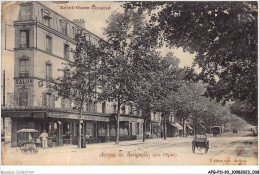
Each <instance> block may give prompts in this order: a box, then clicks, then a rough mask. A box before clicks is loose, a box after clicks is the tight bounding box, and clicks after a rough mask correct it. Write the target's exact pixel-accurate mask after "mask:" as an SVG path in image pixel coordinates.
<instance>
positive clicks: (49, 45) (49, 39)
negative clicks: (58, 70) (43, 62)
mask: <svg viewBox="0 0 260 175" xmlns="http://www.w3.org/2000/svg"><path fill="white" fill-rule="evenodd" d="M46 52H49V53H52V37H50V36H46Z"/></svg>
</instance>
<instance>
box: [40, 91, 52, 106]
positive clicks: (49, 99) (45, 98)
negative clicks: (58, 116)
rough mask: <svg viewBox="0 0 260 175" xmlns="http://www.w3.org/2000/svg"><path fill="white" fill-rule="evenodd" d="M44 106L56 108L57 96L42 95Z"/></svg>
mask: <svg viewBox="0 0 260 175" xmlns="http://www.w3.org/2000/svg"><path fill="white" fill-rule="evenodd" d="M42 105H43V106H48V107H55V96H54V94H51V93H43V94H42Z"/></svg>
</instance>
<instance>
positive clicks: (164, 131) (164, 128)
mask: <svg viewBox="0 0 260 175" xmlns="http://www.w3.org/2000/svg"><path fill="white" fill-rule="evenodd" d="M163 116H164V127H163V133H164V134H163V138H164V140H166V115H165V111H163Z"/></svg>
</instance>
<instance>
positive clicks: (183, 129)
mask: <svg viewBox="0 0 260 175" xmlns="http://www.w3.org/2000/svg"><path fill="white" fill-rule="evenodd" d="M184 123H185V118H184V116H182V136H183V137H185V132H184V131H185V128H184Z"/></svg>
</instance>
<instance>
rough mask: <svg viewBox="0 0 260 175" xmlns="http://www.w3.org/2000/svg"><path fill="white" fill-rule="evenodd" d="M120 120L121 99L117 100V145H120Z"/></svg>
mask: <svg viewBox="0 0 260 175" xmlns="http://www.w3.org/2000/svg"><path fill="white" fill-rule="evenodd" d="M119 118H120V98H119V97H118V98H117V117H116V145H119V129H120V128H119Z"/></svg>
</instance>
